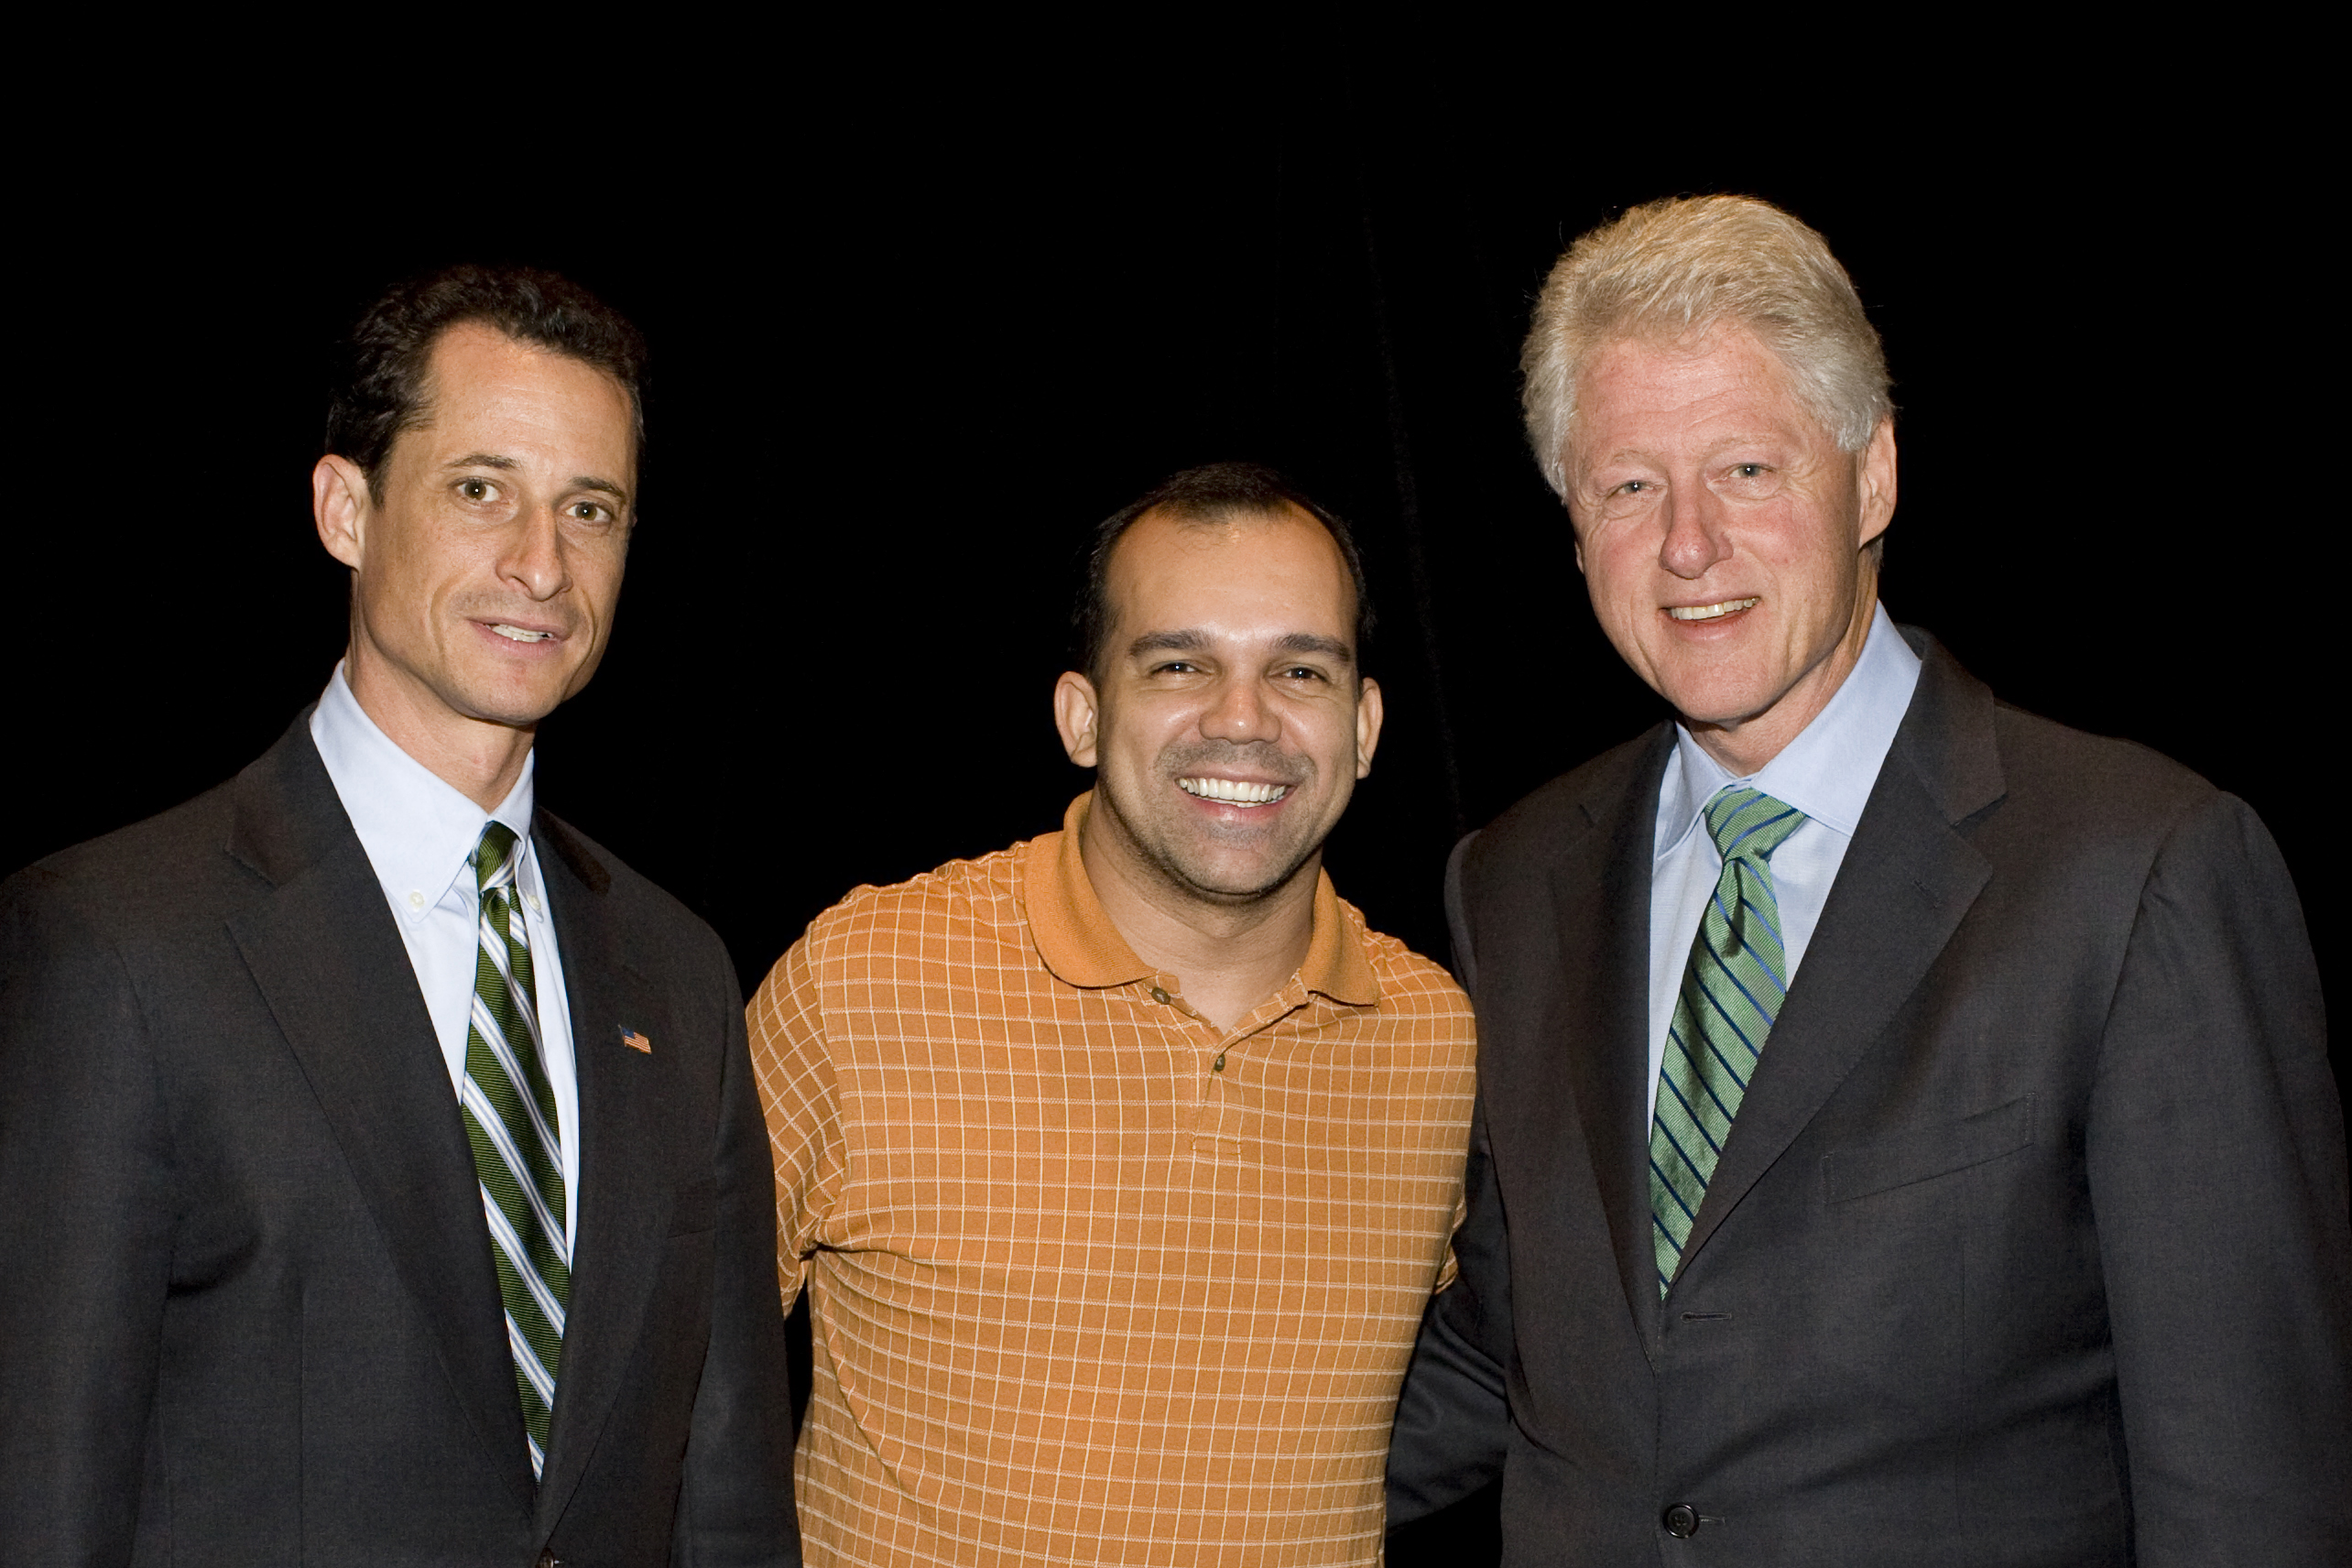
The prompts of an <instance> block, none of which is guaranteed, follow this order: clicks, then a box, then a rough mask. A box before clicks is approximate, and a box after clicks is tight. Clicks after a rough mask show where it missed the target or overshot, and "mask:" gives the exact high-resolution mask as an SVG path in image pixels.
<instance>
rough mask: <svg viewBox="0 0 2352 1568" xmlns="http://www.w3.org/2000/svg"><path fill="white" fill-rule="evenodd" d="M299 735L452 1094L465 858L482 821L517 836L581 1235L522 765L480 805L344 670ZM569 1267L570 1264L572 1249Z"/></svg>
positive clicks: (469, 986)
mask: <svg viewBox="0 0 2352 1568" xmlns="http://www.w3.org/2000/svg"><path fill="white" fill-rule="evenodd" d="M310 740H311V743H312V744H313V745H315V746H318V748H319V759H320V760H321V761H322V762H324V763H325V764H326V765H327V777H328V778H329V779H332V780H333V781H334V786H335V794H336V795H337V796H339V797H340V798H341V799H342V800H343V811H344V813H345V814H346V815H348V816H349V817H350V818H351V825H352V829H353V831H354V833H357V834H358V835H359V846H360V848H362V849H364V850H365V851H366V852H367V864H368V865H369V866H372V867H373V868H374V869H375V872H376V880H377V881H379V882H381V883H382V884H383V885H384V898H385V901H386V902H387V903H388V904H390V905H391V906H392V915H393V923H394V924H396V925H397V926H398V927H399V928H400V940H401V941H402V942H405V943H407V944H408V963H409V964H410V966H411V967H413V968H414V969H415V970H416V973H417V988H418V989H419V991H421V992H422V993H423V994H424V998H425V1011H426V1013H427V1014H428V1015H430V1018H432V1021H433V1035H434V1038H435V1039H436V1040H439V1041H440V1043H441V1059H442V1061H443V1062H445V1063H446V1064H447V1065H448V1067H449V1079H450V1089H451V1092H452V1094H460V1093H463V1089H464V1084H465V1034H466V1027H467V1019H468V1018H469V1016H470V1015H471V1013H472V1012H473V1008H474V960H475V957H476V955H477V954H478V953H480V951H481V925H480V922H481V919H482V896H481V893H480V892H479V890H478V889H477V888H476V887H475V886H474V873H473V869H472V867H470V866H467V864H466V862H467V860H468V859H469V858H471V857H472V855H473V854H474V846H475V845H476V844H479V843H480V842H481V840H482V830H483V829H484V828H485V827H487V826H489V824H490V823H491V822H494V821H495V822H503V823H505V824H506V826H507V827H508V828H510V829H512V830H513V831H514V833H515V835H516V836H517V838H519V839H521V840H522V841H523V863H522V865H521V866H518V867H517V868H516V872H515V886H516V887H517V891H519V892H520V893H521V895H522V909H523V930H524V934H525V937H526V940H528V942H529V943H530V949H531V980H532V983H533V985H534V987H535V988H536V989H537V990H538V992H539V1045H540V1047H541V1050H542V1051H543V1052H544V1060H545V1063H546V1067H547V1077H548V1083H549V1085H550V1087H551V1088H553V1089H554V1091H555V1116H556V1135H557V1137H559V1138H561V1140H562V1142H563V1228H564V1233H565V1236H564V1239H565V1242H566V1243H567V1245H569V1244H570V1243H572V1242H573V1241H575V1240H576V1239H577V1238H578V1236H579V1234H580V1130H579V1129H580V1079H579V1074H578V1073H577V1072H576V1071H575V1070H574V1067H573V1063H572V1007H571V1005H570V1003H569V1002H568V1001H567V1000H566V999H565V996H564V989H563V955H562V953H561V952H560V951H559V950H558V948H557V946H556V940H555V922H554V920H552V919H550V916H549V913H548V908H547V884H546V883H545V882H544V881H543V880H542V879H541V878H540V877H539V849H538V846H537V845H536V844H533V843H532V842H531V773H532V769H533V768H534V767H535V766H536V765H537V763H538V760H539V757H538V754H537V753H536V752H534V753H533V754H532V755H531V756H529V757H525V758H524V759H523V776H522V777H521V778H520V779H517V780H516V781H515V787H514V789H511V790H509V791H508V792H507V794H506V799H505V800H502V801H500V802H499V803H498V809H497V810H496V811H484V810H483V809H482V808H481V807H479V806H477V805H475V804H474V802H473V801H472V800H467V799H466V798H465V796H464V794H463V792H462V791H460V790H459V789H457V787H456V786H454V785H452V784H451V783H449V782H447V781H446V780H444V779H441V777H440V776H439V775H438V774H436V773H434V772H433V771H432V770H431V769H430V768H427V767H426V766H425V765H424V764H423V763H421V762H419V761H418V760H417V759H416V758H415V757H410V756H409V755H408V753H407V752H405V751H402V750H401V749H400V747H399V746H398V744H397V743H396V742H395V741H394V740H393V739H392V737H391V736H389V735H386V734H385V733H384V732H383V731H382V730H380V729H377V728H376V721H375V720H373V719H371V718H369V717H368V716H367V713H366V712H365V710H364V709H362V708H361V707H360V705H359V699H357V698H356V697H354V696H353V695H352V694H351V686H350V684H349V682H348V681H345V680H344V678H343V666H342V665H341V664H337V665H336V666H335V672H334V676H333V678H332V680H330V681H328V682H327V689H326V691H324V692H323V693H321V696H320V698H319V705H318V708H317V709H316V710H315V711H314V712H313V713H311V714H310ZM573 1267H575V1268H576V1267H578V1260H577V1256H576V1255H575V1256H574V1259H573Z"/></svg>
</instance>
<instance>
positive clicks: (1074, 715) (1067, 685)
mask: <svg viewBox="0 0 2352 1568" xmlns="http://www.w3.org/2000/svg"><path fill="white" fill-rule="evenodd" d="M1100 708H1101V703H1100V702H1099V701H1098V700H1097V699H1096V697H1095V694H1094V682H1093V681H1089V680H1087V679H1086V678H1085V677H1084V676H1083V675H1081V674H1079V673H1078V672H1077V671H1076V670H1063V671H1062V679H1061V680H1059V681H1055V682H1054V683H1053V727H1054V728H1055V729H1057V730H1059V731H1061V732H1062V750H1064V751H1066V752H1068V753H1069V754H1070V760H1071V761H1073V762H1074V763H1076V764H1077V765H1078V766H1079V767H1081V768H1092V767H1094V760H1095V757H1097V756H1098V755H1099V747H1098V746H1097V745H1096V741H1097V736H1096V735H1095V725H1096V723H1097V721H1098V719H1099V717H1100Z"/></svg>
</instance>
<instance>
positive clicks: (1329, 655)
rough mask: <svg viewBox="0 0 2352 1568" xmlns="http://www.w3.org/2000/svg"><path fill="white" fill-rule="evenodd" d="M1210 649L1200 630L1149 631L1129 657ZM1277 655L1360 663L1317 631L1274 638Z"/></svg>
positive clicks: (1131, 646)
mask: <svg viewBox="0 0 2352 1568" xmlns="http://www.w3.org/2000/svg"><path fill="white" fill-rule="evenodd" d="M1208 647H1209V638H1208V634H1206V633H1205V632H1199V631H1191V630H1187V631H1181V632H1146V633H1144V634H1143V635H1142V636H1141V637H1138V638H1136V639H1135V641H1133V642H1131V643H1129V644H1128V645H1127V657H1128V658H1130V659H1135V658H1140V657H1141V656H1142V655H1144V654H1147V653H1203V652H1205V651H1207V649H1208ZM1274 651H1275V652H1277V653H1314V654H1321V655H1322V656H1323V657H1324V658H1325V659H1336V660H1337V661H1338V662H1340V663H1342V664H1353V663H1355V662H1356V650H1355V649H1354V648H1350V647H1348V646H1347V645H1346V644H1345V643H1344V642H1342V641H1340V640H1339V639H1338V638H1337V637H1319V636H1317V635H1316V634H1315V633H1313V632H1290V633H1287V634H1285V635H1284V636H1282V637H1277V638H1275V639H1274Z"/></svg>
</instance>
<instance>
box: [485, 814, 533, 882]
mask: <svg viewBox="0 0 2352 1568" xmlns="http://www.w3.org/2000/svg"><path fill="white" fill-rule="evenodd" d="M522 842H523V841H522V840H521V839H519V838H517V837H516V836H515V830H514V829H512V828H510V827H508V826H507V825H506V823H504V822H492V823H491V824H490V825H489V826H488V827H486V828H484V829H483V830H482V842H481V843H480V844H477V845H476V846H475V847H474V887H476V888H477V889H478V890H480V891H481V892H484V893H487V892H489V891H491V890H492V889H493V888H503V887H511V886H512V885H513V884H514V880H515V862H516V860H517V858H518V857H517V855H516V853H515V852H516V850H517V848H518V847H520V846H521V844H522Z"/></svg>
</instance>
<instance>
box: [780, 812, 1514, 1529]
mask: <svg viewBox="0 0 2352 1568" xmlns="http://www.w3.org/2000/svg"><path fill="white" fill-rule="evenodd" d="M1090 799H1091V797H1089V796H1085V795H1082V796H1080V797H1079V798H1078V800H1076V801H1074V802H1073V804H1072V805H1071V808H1070V811H1069V814H1068V816H1067V817H1066V818H1065V819H1064V822H1063V826H1062V832H1060V833H1048V834H1046V835H1044V836H1043V837H1041V838H1039V839H1036V840H1034V841H1032V842H1030V843H1028V844H1017V845H1015V846H1014V847H1013V848H1011V849H1008V850H1005V851H1003V852H1001V853H999V854H996V855H988V856H986V857H985V858H984V859H980V860H973V861H955V862H953V863H951V864H949V865H947V866H942V867H941V868H939V869H938V870H936V871H933V872H931V873H929V874H928V875H926V876H922V877H916V878H915V879H914V880H912V881H910V882H906V883H901V884H900V885H899V886H898V887H882V888H876V887H860V888H858V889H856V890H855V892H853V893H851V894H850V895H849V897H848V898H844V900H843V901H842V902H841V903H840V904H838V905H836V906H835V907H834V908H833V909H830V910H828V911H826V912H825V913H824V914H823V915H822V916H820V917H819V918H818V919H817V920H816V921H815V922H814V923H813V924H812V925H811V926H810V928H809V931H808V934H807V935H805V936H804V937H802V938H801V939H800V942H798V943H796V944H795V945H794V946H793V948H792V950H791V951H790V952H789V953H786V954H785V955H784V958H783V959H782V961H781V962H779V964H777V965H776V967H775V969H774V970H773V971H772V972H771V973H770V974H769V975H768V979H767V981H766V983H765V984H763V985H761V986H760V988H759V993H758V995H757V996H755V997H753V999H752V1003H751V1008H750V1014H751V1020H750V1021H751V1043H752V1057H753V1061H754V1063H755V1066H756V1067H757V1073H758V1075H759V1081H760V1093H761V1096H762V1099H763V1100H764V1102H765V1104H766V1106H767V1112H768V1133H769V1136H770V1138H771V1139H772V1141H773V1143H774V1146H775V1153H776V1181H777V1214H778V1219H779V1258H778V1261H779V1267H780V1269H781V1273H782V1279H783V1285H784V1290H785V1295H786V1298H787V1300H788V1301H789V1300H790V1298H791V1297H793V1296H795V1295H797V1294H798V1292H799V1291H800V1288H801V1286H802V1285H803V1283H804V1282H805V1283H806V1284H807V1285H808V1287H809V1289H810V1290H811V1291H812V1293H813V1294H812V1301H811V1305H812V1308H813V1312H814V1323H815V1340H816V1344H815V1375H814V1378H813V1387H812V1388H811V1397H810V1401H809V1414H808V1421H807V1423H806V1425H805V1427H804V1429H803V1430H802V1432H801V1434H800V1450H799V1454H798V1456H797V1459H796V1463H795V1467H794V1474H795V1476H796V1480H797V1485H798V1488H799V1497H800V1520H801V1530H802V1531H803V1535H804V1538H805V1545H806V1549H807V1551H808V1553H809V1560H810V1561H811V1563H860V1564H866V1563H871V1564H882V1563H950V1564H954V1565H956V1568H966V1565H969V1564H973V1563H1012V1562H1021V1563H1035V1562H1054V1563H1269V1564H1272V1563H1370V1562H1374V1561H1376V1560H1377V1558H1378V1556H1379V1552H1380V1544H1381V1531H1382V1524H1383V1516H1382V1508H1381V1472H1382V1468H1383V1461H1384V1458H1385V1455H1386V1452H1387V1449H1388V1426H1389V1421H1390V1418H1391V1416H1392V1415H1393V1413H1394V1410H1395V1406H1396V1399H1397V1389H1398V1386H1399V1383H1400V1382H1401V1380H1402V1378H1403V1377H1404V1371H1405V1363H1406V1360H1407V1358H1408V1356H1410V1352H1411V1348H1412V1342H1413V1334H1414V1330H1415V1327H1416V1325H1417V1324H1418V1323H1419V1321H1420V1317H1421V1307H1422V1305H1423V1303H1424V1302H1425V1301H1426V1300H1427V1299H1428V1297H1429V1294H1430V1292H1431V1290H1433V1289H1434V1288H1436V1287H1437V1286H1438V1285H1439V1283H1440V1282H1441V1280H1442V1279H1446V1278H1450V1277H1451V1273H1452V1258H1451V1257H1450V1255H1449V1253H1448V1250H1447V1238H1448V1237H1449V1236H1450V1235H1451V1234H1452V1230H1453V1226H1454V1220H1455V1217H1456V1214H1457V1212H1458V1208H1459V1203H1460V1192H1461V1181H1462V1165H1463V1157H1464V1148H1465V1141H1466V1132H1467V1128H1468V1125H1469V1120H1470V1102H1471V1093H1472V1073H1473V1058H1474V1056H1475V1040H1474V1037H1473V1032H1472V1023H1471V1014H1470V1004H1469V1001H1468V999H1467V998H1465V996H1463V994H1462V992H1461V990H1460V989H1459V988H1458V987H1457V986H1455V985H1454V982H1453V980H1452V979H1451V978H1449V977H1448V976H1447V975H1446V973H1445V972H1444V970H1443V969H1441V968H1440V967H1439V966H1438V965H1436V964H1432V963H1431V962H1430V961H1429V960H1427V959H1425V958H1421V957H1419V956H1417V955H1416V954H1414V953H1410V952H1409V951H1408V950H1407V949H1406V948H1405V947H1404V946H1403V945H1402V944H1401V943H1399V942H1395V941H1393V940H1391V939H1389V938H1388V937H1384V936H1381V935H1378V934H1377V933H1376V932H1373V931H1367V929H1366V928H1365V924H1364V918H1363V916H1361V915H1360V914H1358V913H1357V912H1356V910H1355V909H1353V908H1351V907H1350V906H1348V905H1346V904H1344V903H1342V902H1340V900H1339V898H1338V897H1337V895H1335V894H1334V892H1333V891H1332V887H1331V879H1330V877H1327V876H1326V877H1323V878H1322V880H1321V882H1320V885H1319V886H1318V887H1317V888H1316V890H1315V906H1314V933H1313V937H1312V942H1311V944H1310V946H1309V949H1308V953H1307V958H1306V962H1305V963H1304V964H1301V965H1300V967H1299V971H1298V973H1297V974H1296V975H1293V976H1292V977H1291V980H1290V984H1289V985H1286V986H1285V987H1283V989H1282V990H1281V991H1280V992H1279V993H1278V994H1277V995H1275V996H1272V997H1270V998H1269V999H1268V1000H1267V1002H1266V1003H1265V1004H1264V1005H1263V1006H1261V1007H1258V1010H1257V1011H1256V1012H1254V1013H1252V1014H1251V1015H1250V1016H1249V1017H1248V1018H1245V1019H1243V1020H1242V1021H1241V1022H1240V1023H1238V1024H1236V1026H1235V1027H1234V1028H1233V1029H1230V1030H1222V1031H1221V1030H1219V1029H1217V1028H1216V1027H1215V1026H1214V1025H1212V1024H1211V1023H1209V1022H1208V1021H1207V1020H1206V1019H1204V1018H1202V1017H1201V1016H1200V1015H1199V1014H1198V1013H1195V1012H1193V1011H1192V1009H1191V1008H1190V1007H1187V1006H1186V1005H1185V1003H1184V999H1183V997H1182V996H1180V995H1179V994H1178V992H1177V983H1176V980H1175V978H1174V977H1173V976H1172V975H1164V974H1154V973H1153V972H1152V971H1151V969H1150V968H1149V966H1148V965H1146V964H1144V963H1143V962H1142V961H1141V960H1139V959H1138V958H1137V957H1136V956H1135V954H1134V953H1131V952H1130V951H1128V948H1127V943H1126V942H1123V941H1122V940H1120V938H1119V935H1118V933H1117V931H1116V930H1115V929H1114V928H1113V927H1112V925H1111V923H1110V920H1108V918H1107V917H1105V915H1104V913H1103V909H1102V906H1101V905H1100V904H1099V903H1097V902H1096V901H1095V898H1094V889H1093V887H1092V886H1091V885H1090V884H1089V883H1088V881H1087V879H1086V872H1085V868H1084V866H1083V864H1082V863H1081V861H1080V859H1079V849H1078V828H1079V824H1080V823H1081V822H1083V821H1084V816H1085V811H1086V809H1087V803H1088V801H1089V800H1090Z"/></svg>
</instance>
